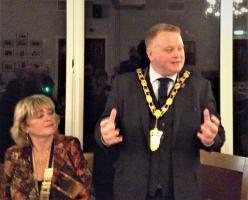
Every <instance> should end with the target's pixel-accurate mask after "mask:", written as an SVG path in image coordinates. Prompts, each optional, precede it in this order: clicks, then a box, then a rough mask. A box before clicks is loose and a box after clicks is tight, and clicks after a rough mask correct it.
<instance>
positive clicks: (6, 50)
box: [2, 48, 14, 57]
mask: <svg viewBox="0 0 248 200" xmlns="http://www.w3.org/2000/svg"><path fill="white" fill-rule="evenodd" d="M2 55H3V57H12V56H14V48H3V53H2Z"/></svg>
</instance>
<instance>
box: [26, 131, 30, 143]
mask: <svg viewBox="0 0 248 200" xmlns="http://www.w3.org/2000/svg"><path fill="white" fill-rule="evenodd" d="M26 140H27V141H28V142H29V136H28V133H26Z"/></svg>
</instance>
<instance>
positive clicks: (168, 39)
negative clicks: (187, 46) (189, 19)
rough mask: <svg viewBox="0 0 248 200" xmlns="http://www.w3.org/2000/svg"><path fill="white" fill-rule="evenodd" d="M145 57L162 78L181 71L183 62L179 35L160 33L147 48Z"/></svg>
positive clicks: (181, 43) (183, 55)
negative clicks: (146, 56)
mask: <svg viewBox="0 0 248 200" xmlns="http://www.w3.org/2000/svg"><path fill="white" fill-rule="evenodd" d="M147 55H148V57H149V59H150V61H151V65H152V66H153V68H154V69H155V70H156V71H157V72H158V73H159V74H161V75H163V76H171V75H174V74H177V73H178V72H180V71H181V69H182V68H183V65H184V61H185V54H184V45H183V40H182V37H181V35H180V33H177V32H168V31H162V32H159V33H158V34H157V36H156V37H155V38H154V39H153V40H152V41H151V43H150V45H149V46H148V47H147Z"/></svg>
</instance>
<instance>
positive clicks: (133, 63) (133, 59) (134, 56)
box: [118, 46, 139, 74]
mask: <svg viewBox="0 0 248 200" xmlns="http://www.w3.org/2000/svg"><path fill="white" fill-rule="evenodd" d="M128 56H129V58H128V60H124V61H122V62H121V63H120V66H119V70H118V72H119V74H123V73H126V72H132V71H135V69H136V68H137V67H138V64H139V57H138V52H137V50H136V48H135V47H134V46H131V47H130V48H129V51H128Z"/></svg>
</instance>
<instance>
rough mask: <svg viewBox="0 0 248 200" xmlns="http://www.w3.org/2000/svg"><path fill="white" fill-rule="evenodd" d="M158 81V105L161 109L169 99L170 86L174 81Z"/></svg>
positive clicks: (162, 79) (163, 79)
mask: <svg viewBox="0 0 248 200" xmlns="http://www.w3.org/2000/svg"><path fill="white" fill-rule="evenodd" d="M158 80H159V83H160V84H159V88H158V103H159V106H160V107H161V106H162V105H164V103H165V100H166V98H167V90H168V84H169V82H170V81H172V80H171V79H170V78H159V79H158Z"/></svg>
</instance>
